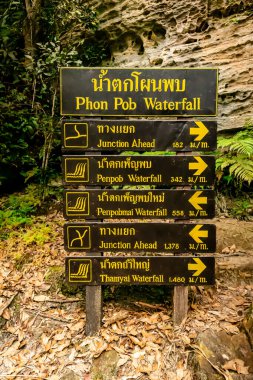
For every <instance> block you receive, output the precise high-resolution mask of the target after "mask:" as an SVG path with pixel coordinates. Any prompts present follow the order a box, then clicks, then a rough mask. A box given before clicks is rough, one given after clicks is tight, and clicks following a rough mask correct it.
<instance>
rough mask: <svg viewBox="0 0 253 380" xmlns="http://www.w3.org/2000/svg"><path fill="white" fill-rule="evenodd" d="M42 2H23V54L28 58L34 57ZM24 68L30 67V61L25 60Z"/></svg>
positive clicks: (34, 0)
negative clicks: (24, 15) (24, 13)
mask: <svg viewBox="0 0 253 380" xmlns="http://www.w3.org/2000/svg"><path fill="white" fill-rule="evenodd" d="M41 1H42V0H24V6H25V11H26V18H25V20H24V24H23V37H24V44H25V53H26V55H29V56H30V57H32V58H33V57H34V54H35V50H36V48H35V44H36V37H37V34H38V32H39V29H40V25H39V15H40V12H41ZM24 65H25V66H28V65H32V60H31V59H29V58H25V62H24Z"/></svg>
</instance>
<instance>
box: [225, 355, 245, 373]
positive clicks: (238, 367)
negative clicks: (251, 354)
mask: <svg viewBox="0 0 253 380" xmlns="http://www.w3.org/2000/svg"><path fill="white" fill-rule="evenodd" d="M222 368H223V369H226V370H232V371H235V372H237V373H240V374H242V375H248V374H249V371H248V368H249V367H245V365H244V361H243V360H241V359H232V360H229V361H228V362H226V363H225V364H224V365H223V366H222Z"/></svg>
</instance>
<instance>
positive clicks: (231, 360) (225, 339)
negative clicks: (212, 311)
mask: <svg viewBox="0 0 253 380" xmlns="http://www.w3.org/2000/svg"><path fill="white" fill-rule="evenodd" d="M197 347H198V348H199V349H198V350H197V352H199V353H198V354H197V355H196V356H195V364H196V370H195V378H196V379H197V380H221V379H224V378H227V379H233V380H252V379H253V364H252V363H253V353H252V351H251V347H250V345H249V342H248V340H247V337H246V335H244V334H243V333H239V334H237V335H232V336H231V335H228V334H227V333H225V332H224V331H219V332H214V331H213V330H211V329H208V330H206V331H204V332H203V333H202V334H200V336H199V337H198V343H197ZM214 363H215V364H214ZM224 369H226V370H231V372H229V373H228V372H225V371H224ZM225 375H226V376H225ZM228 375H230V377H229V376H228Z"/></svg>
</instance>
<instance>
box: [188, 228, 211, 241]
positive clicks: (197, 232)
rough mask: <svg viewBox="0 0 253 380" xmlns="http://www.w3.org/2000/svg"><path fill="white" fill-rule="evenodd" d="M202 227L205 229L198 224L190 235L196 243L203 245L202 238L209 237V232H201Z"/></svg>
mask: <svg viewBox="0 0 253 380" xmlns="http://www.w3.org/2000/svg"><path fill="white" fill-rule="evenodd" d="M201 227H203V224H197V225H196V226H194V228H193V229H192V230H191V231H190V232H189V235H190V236H191V237H192V238H193V240H195V241H196V243H203V241H202V240H201V239H200V238H207V237H208V231H207V230H201Z"/></svg>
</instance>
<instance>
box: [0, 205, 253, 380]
mask: <svg viewBox="0 0 253 380" xmlns="http://www.w3.org/2000/svg"><path fill="white" fill-rule="evenodd" d="M221 222H222V226H223V228H224V226H225V225H226V224H227V226H228V227H227V229H228V232H229V230H230V229H231V220H229V219H223V220H222V221H221ZM229 222H230V223H229ZM240 223H243V224H240ZM245 223H246V224H247V226H248V227H250V229H251V230H252V231H253V223H252V222H237V221H235V222H233V225H235V226H236V228H237V229H240V228H241V229H242V233H243V231H244V228H245ZM63 224H64V220H63V218H62V215H61V214H60V213H57V212H52V213H50V214H49V215H48V216H40V217H36V219H34V224H33V225H31V226H30V227H29V228H28V229H26V230H24V231H23V232H22V231H21V230H19V231H17V232H13V233H12V234H11V235H10V238H9V239H7V240H5V241H1V242H0V262H1V266H0V379H50V380H57V379H61V380H78V379H80V380H81V379H82V380H118V379H119V380H130V379H138V380H149V379H150V380H193V379H197V377H196V373H197V371H198V370H197V369H194V368H195V367H196V365H198V364H197V363H198V360H196V358H200V359H201V358H202V359H203V358H206V352H205V350H204V348H203V345H201V344H200V343H199V340H198V339H199V336H200V335H201V334H203V332H205V331H212V332H217V333H219V332H221V331H222V332H225V333H226V334H227V335H228V336H232V337H233V336H236V335H240V334H241V331H242V327H243V321H244V320H245V315H246V314H247V311H248V309H249V308H250V306H251V304H252V298H253V282H252V273H253V272H252V268H250V263H251V264H252V265H251V266H253V263H252V257H253V256H252V255H253V252H251V251H245V252H241V248H240V251H238V250H237V247H236V244H237V241H234V242H233V243H234V244H231V245H230V246H224V247H223V248H222V250H220V251H219V252H218V253H217V260H216V263H217V270H216V272H217V276H216V285H215V286H208V287H200V286H199V287H190V289H189V311H188V316H187V318H186V319H185V320H184V321H183V323H182V325H181V326H180V327H177V328H175V329H174V328H173V320H172V311H171V309H172V307H171V305H172V297H171V295H172V291H171V289H170V288H167V287H166V289H165V288H163V290H162V291H161V287H159V288H160V290H152V292H153V295H154V296H153V298H152V297H151V296H152V294H151V293H152V292H151V291H150V292H149V291H148V292H147V287H146V288H145V287H144V289H142V290H140V291H139V290H138V287H135V290H134V291H133V287H131V291H129V292H128V291H126V292H125V295H124V293H122V295H121V297H117V291H116V290H114V288H113V289H110V290H108V289H107V290H106V292H107V293H105V296H106V297H105V301H104V306H103V324H102V327H101V329H100V331H99V333H98V334H97V335H96V336H93V337H89V336H86V335H85V300H84V295H83V292H82V289H79V290H78V291H77V292H73V293H72V294H71V291H70V290H69V289H68V288H67V287H66V286H65V285H64V268H63V266H64V258H65V256H66V252H65V251H64V248H63V238H62V226H63ZM36 231H37V232H36ZM242 255H243V257H244V259H245V257H246V258H247V263H249V264H246V265H245V266H244V267H241V266H240V262H241V261H242V257H241V256H242ZM230 258H231V259H232V260H235V259H236V262H235V261H232V266H233V269H231V266H230V267H229V265H227V264H226V263H228V262H229V260H230ZM236 263H237V264H236ZM156 289H157V288H156ZM113 290H114V293H113ZM145 292H146V294H145ZM159 292H160V293H162V294H159ZM109 293H110V294H109ZM147 293H150V294H147ZM194 358H195V359H194ZM223 359H224V362H223V364H222V363H217V362H216V363H214V362H212V360H211V359H210V357H209V359H208V358H206V359H205V360H206V361H207V362H208V363H209V364H210V366H211V369H212V370H213V371H214V374H215V375H214V376H216V375H217V376H220V377H205V379H207V380H211V379H218V378H219V379H225V380H231V379H242V378H244V377H240V376H246V377H245V379H253V374H252V372H251V371H253V368H251V367H249V365H247V363H246V361H243V360H242V359H241V358H238V357H229V356H228V355H224V358H223ZM196 368H197V367H196ZM237 376H239V377H237ZM198 379H199V378H198ZM203 379H204V377H203Z"/></svg>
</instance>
